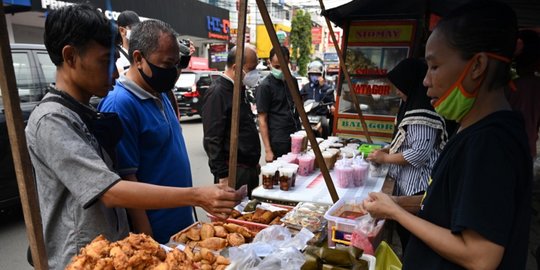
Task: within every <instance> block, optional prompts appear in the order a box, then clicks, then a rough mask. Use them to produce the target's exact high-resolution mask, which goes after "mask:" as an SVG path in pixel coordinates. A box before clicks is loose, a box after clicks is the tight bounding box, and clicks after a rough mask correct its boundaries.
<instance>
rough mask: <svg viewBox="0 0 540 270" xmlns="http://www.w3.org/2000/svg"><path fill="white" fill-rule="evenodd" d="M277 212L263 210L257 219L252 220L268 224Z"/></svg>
mask: <svg viewBox="0 0 540 270" xmlns="http://www.w3.org/2000/svg"><path fill="white" fill-rule="evenodd" d="M277 214H278V213H277V212H272V211H265V212H264V213H263V214H262V215H260V216H259V219H257V220H254V221H255V222H258V223H263V224H268V223H270V222H272V220H273V219H274V218H275V217H276V216H277Z"/></svg>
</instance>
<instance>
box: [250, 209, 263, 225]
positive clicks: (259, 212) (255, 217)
mask: <svg viewBox="0 0 540 270" xmlns="http://www.w3.org/2000/svg"><path fill="white" fill-rule="evenodd" d="M264 213H266V210H264V209H262V208H257V209H255V212H254V213H253V217H252V218H251V219H252V220H253V221H255V222H257V220H259V218H260V217H261V216H262V215H263V214H264Z"/></svg>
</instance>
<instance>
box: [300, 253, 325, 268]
mask: <svg viewBox="0 0 540 270" xmlns="http://www.w3.org/2000/svg"><path fill="white" fill-rule="evenodd" d="M304 257H305V258H306V262H305V263H304V265H302V268H301V270H318V269H321V260H320V259H319V257H317V256H315V255H312V254H308V253H306V254H305V255H304Z"/></svg>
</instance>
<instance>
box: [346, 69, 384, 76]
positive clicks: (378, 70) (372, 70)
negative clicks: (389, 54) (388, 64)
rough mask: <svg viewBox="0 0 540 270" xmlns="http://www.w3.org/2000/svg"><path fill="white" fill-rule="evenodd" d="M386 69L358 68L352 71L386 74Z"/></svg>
mask: <svg viewBox="0 0 540 270" xmlns="http://www.w3.org/2000/svg"><path fill="white" fill-rule="evenodd" d="M387 73H388V70H386V69H383V68H358V69H356V70H355V71H354V74H357V75H386V74H387Z"/></svg>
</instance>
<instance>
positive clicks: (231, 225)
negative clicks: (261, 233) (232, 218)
mask: <svg viewBox="0 0 540 270" xmlns="http://www.w3.org/2000/svg"><path fill="white" fill-rule="evenodd" d="M223 227H225V229H226V230H227V231H228V232H229V233H233V232H238V230H239V229H240V228H241V227H242V226H240V225H237V224H234V223H225V224H223Z"/></svg>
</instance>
